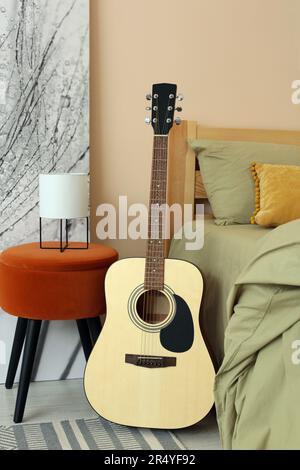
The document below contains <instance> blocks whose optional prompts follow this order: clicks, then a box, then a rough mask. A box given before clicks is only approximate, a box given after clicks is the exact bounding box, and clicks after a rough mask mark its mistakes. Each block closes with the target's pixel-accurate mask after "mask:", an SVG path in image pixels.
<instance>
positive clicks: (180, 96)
mask: <svg viewBox="0 0 300 470" xmlns="http://www.w3.org/2000/svg"><path fill="white" fill-rule="evenodd" d="M176 98H177V99H178V101H182V100H183V95H182V94H181V93H180V94H179V95H177V96H176Z"/></svg>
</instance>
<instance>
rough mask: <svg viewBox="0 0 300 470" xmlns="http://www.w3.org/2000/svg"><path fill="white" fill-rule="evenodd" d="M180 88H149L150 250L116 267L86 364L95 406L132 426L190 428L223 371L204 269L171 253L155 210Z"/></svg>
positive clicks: (202, 413)
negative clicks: (208, 326)
mask: <svg viewBox="0 0 300 470" xmlns="http://www.w3.org/2000/svg"><path fill="white" fill-rule="evenodd" d="M176 91H177V87H176V85H173V84H167V83H161V84H156V85H153V89H152V95H147V98H148V99H150V100H152V106H151V107H149V108H148V109H151V111H152V112H151V118H149V122H151V124H152V127H153V129H154V145H153V161H152V176H151V191H150V208H151V210H150V211H149V223H148V231H149V236H148V240H147V254H146V258H129V259H122V260H121V261H118V262H116V263H114V264H113V265H112V266H111V267H110V268H109V270H108V272H107V274H106V279H105V292H106V301H107V318H106V321H105V324H104V327H103V330H102V332H101V335H100V337H99V339H98V341H97V343H96V344H95V347H94V349H93V351H92V353H91V356H90V358H89V361H88V364H87V367H86V370H85V378H84V386H85V392H86V395H87V398H88V400H89V402H90V404H91V406H92V407H93V408H94V409H95V411H96V412H97V413H98V414H99V415H101V416H103V417H104V418H106V419H108V420H110V421H113V422H115V423H119V424H124V425H128V426H140V427H149V428H164V429H175V428H183V427H186V426H190V425H192V424H194V423H196V422H198V421H200V420H201V419H202V418H203V417H204V416H205V415H206V414H207V413H208V412H209V410H210V409H211V407H212V405H213V384H214V377H215V373H214V368H213V365H212V362H211V359H210V356H209V354H208V351H207V349H206V346H205V343H204V340H203V337H202V335H201V331H200V326H199V311H200V303H201V297H202V290H203V281H202V276H201V273H200V271H199V270H198V269H197V268H196V267H195V266H194V265H193V264H191V263H188V262H186V261H182V260H176V259H165V256H164V251H165V250H164V246H165V240H164V229H165V227H164V226H163V225H164V222H163V217H161V216H158V215H157V211H155V210H153V208H154V209H155V208H159V207H162V205H163V204H165V203H166V192H167V191H166V190H167V161H168V134H169V131H170V129H171V128H172V126H173V122H174V111H175V106H176ZM180 98H181V97H180ZM177 110H178V108H177ZM179 110H181V108H179ZM175 122H176V120H175ZM177 123H178V119H177Z"/></svg>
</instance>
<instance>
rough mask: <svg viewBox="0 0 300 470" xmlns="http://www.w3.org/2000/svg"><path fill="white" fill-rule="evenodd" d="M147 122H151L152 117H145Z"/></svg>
mask: <svg viewBox="0 0 300 470" xmlns="http://www.w3.org/2000/svg"><path fill="white" fill-rule="evenodd" d="M145 123H146V124H150V123H151V118H150V117H149V116H147V117H145Z"/></svg>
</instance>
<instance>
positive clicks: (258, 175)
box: [251, 163, 300, 227]
mask: <svg viewBox="0 0 300 470" xmlns="http://www.w3.org/2000/svg"><path fill="white" fill-rule="evenodd" d="M252 175H253V178H254V181H255V190H256V204H255V211H254V214H253V216H252V217H251V223H252V224H258V225H263V226H265V227H276V226H277V225H281V224H285V223H286V222H290V221H291V220H295V219H299V218H300V167H299V166H293V165H271V164H268V163H253V164H252Z"/></svg>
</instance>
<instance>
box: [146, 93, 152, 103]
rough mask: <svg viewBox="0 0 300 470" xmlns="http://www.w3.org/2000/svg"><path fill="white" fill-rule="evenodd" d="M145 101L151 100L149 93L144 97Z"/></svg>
mask: <svg viewBox="0 0 300 470" xmlns="http://www.w3.org/2000/svg"><path fill="white" fill-rule="evenodd" d="M146 100H148V101H151V100H152V95H151V93H147V95H146Z"/></svg>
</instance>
